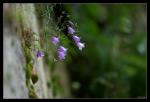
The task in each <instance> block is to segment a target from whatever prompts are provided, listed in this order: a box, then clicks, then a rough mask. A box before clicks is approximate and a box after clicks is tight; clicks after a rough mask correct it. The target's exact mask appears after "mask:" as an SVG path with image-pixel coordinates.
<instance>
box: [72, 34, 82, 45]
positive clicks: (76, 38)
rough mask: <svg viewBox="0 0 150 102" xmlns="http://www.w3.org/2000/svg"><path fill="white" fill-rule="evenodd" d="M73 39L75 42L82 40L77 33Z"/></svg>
mask: <svg viewBox="0 0 150 102" xmlns="http://www.w3.org/2000/svg"><path fill="white" fill-rule="evenodd" d="M73 40H74V41H75V43H77V42H80V38H79V37H78V36H76V35H74V36H73Z"/></svg>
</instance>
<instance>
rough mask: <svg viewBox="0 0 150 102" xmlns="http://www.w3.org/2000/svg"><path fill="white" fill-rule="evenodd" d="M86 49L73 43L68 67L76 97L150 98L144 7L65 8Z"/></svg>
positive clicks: (96, 5) (80, 5)
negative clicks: (80, 48)
mask: <svg viewBox="0 0 150 102" xmlns="http://www.w3.org/2000/svg"><path fill="white" fill-rule="evenodd" d="M62 6H63V7H64V8H65V10H66V11H67V12H68V13H69V14H70V18H71V19H72V21H73V22H74V23H77V31H78V33H77V35H78V36H80V37H81V42H84V43H85V48H84V49H83V51H79V50H78V48H76V47H74V45H72V44H70V47H69V53H68V54H67V58H66V64H67V70H68V71H69V75H70V79H71V81H72V84H71V87H72V88H71V90H72V91H71V92H72V94H73V96H74V97H76V98H138V97H146V69H147V61H146V50H147V28H146V27H147V18H146V17H147V14H146V12H147V11H146V4H63V5H62Z"/></svg>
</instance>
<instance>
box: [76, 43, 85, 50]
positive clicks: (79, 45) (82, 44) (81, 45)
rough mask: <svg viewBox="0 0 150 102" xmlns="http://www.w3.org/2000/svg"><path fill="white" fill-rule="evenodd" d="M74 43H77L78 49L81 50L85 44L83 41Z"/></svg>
mask: <svg viewBox="0 0 150 102" xmlns="http://www.w3.org/2000/svg"><path fill="white" fill-rule="evenodd" d="M76 44H77V46H78V48H79V50H82V48H84V47H85V44H84V43H81V42H77V43H76Z"/></svg>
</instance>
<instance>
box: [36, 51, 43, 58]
mask: <svg viewBox="0 0 150 102" xmlns="http://www.w3.org/2000/svg"><path fill="white" fill-rule="evenodd" d="M36 56H37V58H42V57H43V56H44V53H43V52H42V51H37V54H36Z"/></svg>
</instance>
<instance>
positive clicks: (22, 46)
mask: <svg viewBox="0 0 150 102" xmlns="http://www.w3.org/2000/svg"><path fill="white" fill-rule="evenodd" d="M36 7H37V8H38V7H39V6H37V5H34V4H4V5H3V8H4V10H3V11H4V19H3V21H4V25H3V30H4V33H3V36H4V50H3V52H4V55H3V57H4V67H3V70H4V71H3V75H4V76H3V77H4V84H3V86H4V96H3V97H4V98H61V97H69V95H70V91H69V88H68V85H69V80H68V77H67V72H66V70H65V63H63V62H54V59H53V56H55V55H54V50H53V49H55V48H51V45H50V43H49V42H47V40H46V41H45V40H44V41H43V39H42V38H41V35H42V34H43V33H44V32H43V29H42V28H44V27H43V25H44V23H45V18H40V19H39V18H38V17H39V16H38V12H37V9H36ZM51 26H53V25H52V24H49V28H52V27H51ZM49 31H50V32H54V33H57V32H55V31H53V29H49ZM46 39H48V38H46ZM47 44H49V49H48V50H47V51H46V52H47V53H45V56H44V58H42V59H37V57H36V52H37V50H38V49H44V48H45V46H46V47H47ZM41 45H42V46H41ZM47 62H48V63H47ZM60 68H61V69H60ZM60 83H61V84H60Z"/></svg>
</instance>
